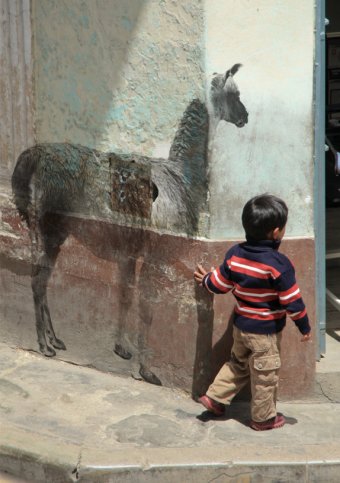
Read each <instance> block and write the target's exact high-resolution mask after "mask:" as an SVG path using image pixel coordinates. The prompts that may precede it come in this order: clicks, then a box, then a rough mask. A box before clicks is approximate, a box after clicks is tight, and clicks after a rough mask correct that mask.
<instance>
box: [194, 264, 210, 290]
mask: <svg viewBox="0 0 340 483" xmlns="http://www.w3.org/2000/svg"><path fill="white" fill-rule="evenodd" d="M207 273H208V272H207V271H206V270H205V268H203V267H202V265H197V268H196V271H195V272H194V279H195V281H196V283H198V285H202V282H203V278H204V277H205V276H206V274H207Z"/></svg>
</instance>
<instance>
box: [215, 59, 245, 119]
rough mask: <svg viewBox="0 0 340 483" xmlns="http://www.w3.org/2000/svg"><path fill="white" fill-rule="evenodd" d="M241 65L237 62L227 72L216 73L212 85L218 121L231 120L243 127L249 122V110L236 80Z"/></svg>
mask: <svg viewBox="0 0 340 483" xmlns="http://www.w3.org/2000/svg"><path fill="white" fill-rule="evenodd" d="M240 67H241V64H235V65H233V67H231V69H229V70H227V71H226V73H225V74H216V73H215V74H214V76H213V78H212V81H211V85H210V100H211V103H212V108H213V116H214V117H215V118H216V120H217V121H226V122H230V123H232V124H235V126H237V127H243V126H244V125H245V124H247V122H248V112H247V110H246V108H245V106H244V104H242V102H241V99H240V91H239V89H238V87H237V84H236V82H235V80H234V76H235V74H236V73H237V71H238V70H239V68H240Z"/></svg>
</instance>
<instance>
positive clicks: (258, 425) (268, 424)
mask: <svg viewBox="0 0 340 483" xmlns="http://www.w3.org/2000/svg"><path fill="white" fill-rule="evenodd" d="M285 422H286V420H285V418H284V416H283V415H282V414H277V415H276V416H275V418H270V419H267V421H261V422H257V421H251V422H250V427H251V428H252V429H254V430H255V431H267V430H268V429H276V428H282V426H284V425H285Z"/></svg>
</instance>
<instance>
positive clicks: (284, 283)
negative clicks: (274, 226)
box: [203, 240, 310, 334]
mask: <svg viewBox="0 0 340 483" xmlns="http://www.w3.org/2000/svg"><path fill="white" fill-rule="evenodd" d="M279 245H280V243H279V242H277V241H272V240H264V241H259V242H255V241H251V240H247V241H246V242H244V243H240V244H239V245H235V246H233V247H232V248H231V249H230V250H229V251H228V252H227V254H226V256H225V259H224V262H223V263H222V265H220V267H219V268H216V269H215V270H214V271H213V272H209V273H208V274H207V275H205V277H204V279H203V286H204V287H205V288H206V289H207V290H208V291H210V292H212V293H215V294H222V293H223V294H224V293H227V292H229V291H230V290H231V291H232V293H233V295H234V296H235V298H236V305H235V319H234V324H235V325H236V327H238V328H239V329H240V330H242V331H244V332H252V333H258V334H271V333H274V332H280V331H281V330H282V329H283V328H284V326H285V323H286V314H288V315H289V316H290V318H291V319H292V320H293V321H294V322H295V324H296V325H297V327H298V329H299V330H300V332H301V333H302V334H307V333H308V332H310V325H309V321H308V316H307V313H306V308H305V305H304V303H303V300H302V298H301V294H300V289H299V287H298V286H297V283H296V279H295V270H294V267H293V265H292V263H291V262H290V260H289V259H288V258H287V257H286V256H285V255H283V254H282V253H279V252H278V248H279Z"/></svg>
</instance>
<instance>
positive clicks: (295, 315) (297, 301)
mask: <svg viewBox="0 0 340 483" xmlns="http://www.w3.org/2000/svg"><path fill="white" fill-rule="evenodd" d="M276 286H277V287H276V288H277V290H278V295H279V300H280V304H281V306H282V307H283V308H284V309H285V310H286V312H287V314H288V315H289V317H290V318H291V319H292V320H293V321H294V323H295V325H296V326H297V328H298V329H299V331H300V332H301V334H302V338H301V341H302V342H306V341H308V340H310V339H311V327H310V324H309V319H308V315H307V310H306V307H305V304H304V302H303V300H302V297H301V293H300V289H299V287H298V285H297V283H296V279H295V271H294V268H293V267H292V268H291V269H290V270H287V271H286V272H284V273H283V274H281V276H280V277H279V278H278V279H277V282H276Z"/></svg>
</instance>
